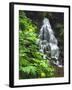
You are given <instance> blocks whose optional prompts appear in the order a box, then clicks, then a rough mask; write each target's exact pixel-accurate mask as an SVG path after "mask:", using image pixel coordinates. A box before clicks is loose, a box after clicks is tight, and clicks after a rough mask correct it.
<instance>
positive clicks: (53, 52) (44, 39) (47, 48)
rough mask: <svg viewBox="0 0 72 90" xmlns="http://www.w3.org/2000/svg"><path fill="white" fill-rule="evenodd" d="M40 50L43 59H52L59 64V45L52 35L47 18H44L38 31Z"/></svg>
mask: <svg viewBox="0 0 72 90" xmlns="http://www.w3.org/2000/svg"><path fill="white" fill-rule="evenodd" d="M39 47H40V50H39V51H40V52H41V53H43V54H44V55H43V59H48V58H51V59H54V60H53V63H54V64H56V65H57V66H59V67H61V65H59V47H58V41H57V39H56V37H55V35H54V32H53V30H52V27H51V24H50V22H49V19H48V18H44V20H43V25H42V27H41V29H40V33H39ZM49 55H50V56H49Z"/></svg>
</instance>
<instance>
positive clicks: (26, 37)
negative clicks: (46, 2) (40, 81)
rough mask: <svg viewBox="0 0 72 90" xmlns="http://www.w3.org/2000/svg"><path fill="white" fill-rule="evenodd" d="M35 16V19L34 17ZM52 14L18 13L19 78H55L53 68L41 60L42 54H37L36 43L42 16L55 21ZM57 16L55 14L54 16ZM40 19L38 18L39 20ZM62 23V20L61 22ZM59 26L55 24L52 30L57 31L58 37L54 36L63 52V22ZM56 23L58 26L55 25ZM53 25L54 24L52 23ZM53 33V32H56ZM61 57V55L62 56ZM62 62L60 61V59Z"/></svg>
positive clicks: (46, 61) (47, 61)
mask: <svg viewBox="0 0 72 90" xmlns="http://www.w3.org/2000/svg"><path fill="white" fill-rule="evenodd" d="M35 14H36V17H35ZM53 15H54V14H53V13H50V15H49V14H48V13H43V14H42V13H39V12H36V13H35V12H24V11H19V78H20V79H27V78H46V77H55V68H54V66H52V65H51V64H50V62H49V60H43V58H42V56H43V54H42V53H40V52H39V46H38V45H37V43H36V41H37V39H38V33H39V29H40V25H41V24H42V23H41V22H42V19H43V18H44V16H48V17H49V18H50V20H51V19H55V18H56V17H55V15H54V16H53ZM56 15H57V14H56ZM39 17H40V18H39ZM62 21H63V20H62ZM62 21H61V24H59V23H58V22H57V21H56V22H55V25H56V27H54V26H53V28H54V29H55V30H56V31H57V30H59V32H58V33H59V36H57V33H56V36H57V38H58V40H59V44H60V46H59V47H62V48H61V50H63V41H61V40H63V31H62V30H63V22H62ZM59 22H60V21H59ZM57 23H58V24H57ZM52 25H54V22H53V23H52ZM56 31H55V32H56ZM62 55H63V54H62ZM61 60H62V59H61Z"/></svg>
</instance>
